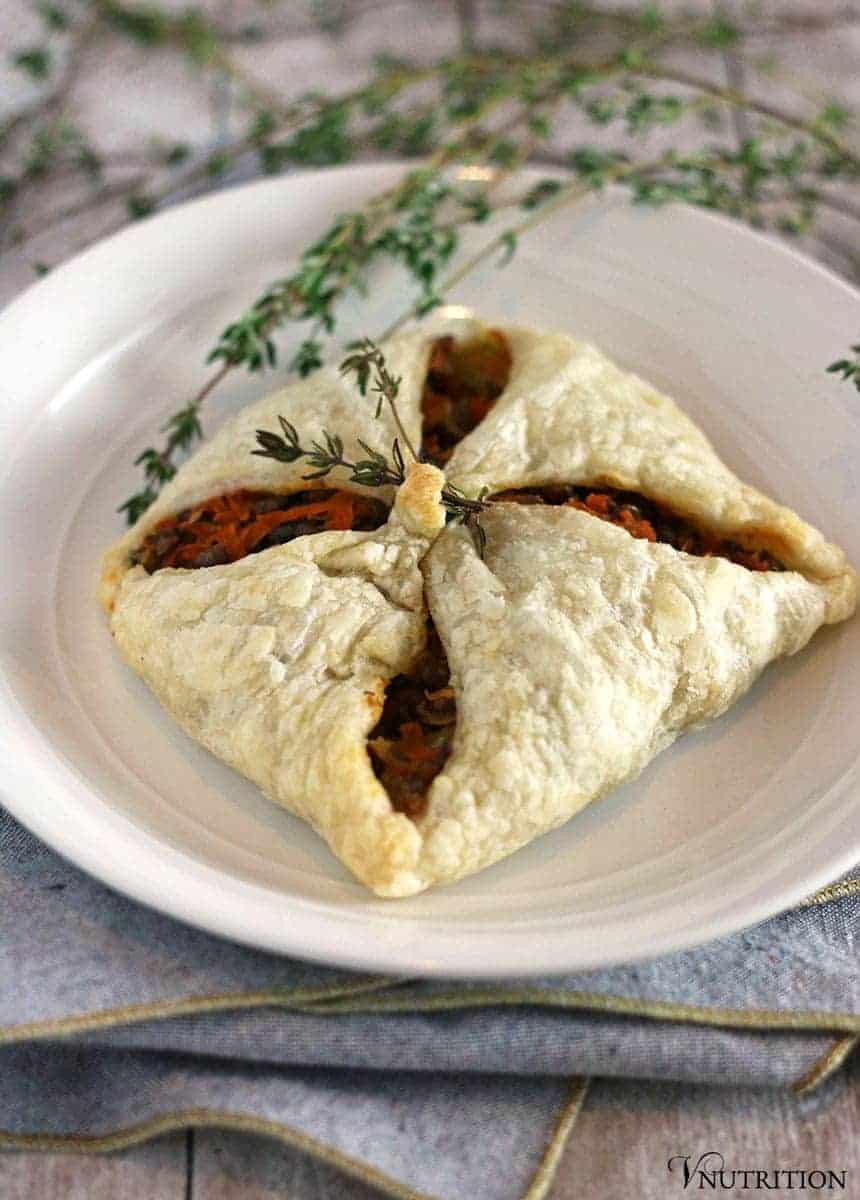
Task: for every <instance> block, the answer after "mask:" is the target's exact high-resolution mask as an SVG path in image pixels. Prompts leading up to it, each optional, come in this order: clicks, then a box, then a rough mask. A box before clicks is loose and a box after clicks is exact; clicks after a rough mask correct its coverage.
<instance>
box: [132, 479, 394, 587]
mask: <svg viewBox="0 0 860 1200" xmlns="http://www.w3.org/2000/svg"><path fill="white" fill-rule="evenodd" d="M387 519H388V505H387V504H384V503H383V502H382V501H381V500H378V499H376V498H375V497H373V496H365V495H363V494H361V493H359V492H352V491H348V490H347V489H345V488H330V487H325V488H323V487H307V488H304V489H303V490H302V491H297V492H290V493H288V494H287V495H279V494H277V493H274V492H253V491H247V490H244V489H243V490H240V491H235V492H228V493H226V494H225V495H222V496H212V497H210V498H209V499H208V500H204V501H202V502H201V503H200V504H196V505H194V507H193V508H188V509H185V510H184V511H183V512H180V513H177V514H176V515H175V516H172V517H166V518H165V519H164V520H163V521H159V522H158V524H157V525H156V526H155V528H154V529H153V530H152V531H151V532H150V533H148V534H147V536H146V537H145V538H144V540H143V543H142V544H141V546H140V547H139V549H138V550H137V552H136V553H135V555H134V562H136V563H140V564H142V566H143V567H145V568H146V570H147V571H149V572H150V574H151V573H152V572H153V571H160V570H161V569H162V568H163V567H185V568H187V569H188V568H190V569H195V568H198V567H213V566H217V565H219V564H221V563H230V562H238V561H239V559H240V558H245V557H246V555H248V554H257V553H259V552H260V551H261V550H267V549H269V548H270V547H271V546H281V545H283V544H284V543H285V542H290V541H292V540H293V539H294V538H297V537H302V536H304V535H305V534H309V533H321V532H323V531H324V530H330V529H355V530H370V529H378V528H379V526H380V525H384V524H385V522H386V521H387Z"/></svg>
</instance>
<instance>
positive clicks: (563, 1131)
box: [522, 1078, 591, 1200]
mask: <svg viewBox="0 0 860 1200" xmlns="http://www.w3.org/2000/svg"><path fill="white" fill-rule="evenodd" d="M590 1083H591V1080H590V1079H582V1078H581V1079H574V1080H573V1081H572V1082H571V1086H570V1090H569V1092H568V1094H567V1099H566V1100H565V1102H564V1103H563V1104H562V1106H561V1108H560V1109H559V1113H558V1117H557V1118H556V1123H555V1128H554V1129H553V1131H552V1133H551V1134H550V1138H549V1141H548V1142H547V1144H546V1148H545V1149H544V1152H543V1156H542V1157H541V1160H540V1162H539V1163H538V1166H537V1170H536V1171H535V1173H534V1175H533V1176H532V1181H531V1183H530V1184H529V1186H528V1189H527V1190H526V1192H525V1193H524V1195H523V1197H522V1200H544V1197H545V1196H546V1194H547V1192H548V1191H549V1189H550V1188H551V1187H552V1185H553V1181H554V1179H555V1173H556V1171H557V1170H558V1164H559V1162H560V1161H561V1156H562V1154H563V1153H564V1148H565V1146H566V1145H567V1142H568V1139H569V1138H570V1135H571V1133H572V1132H573V1127H574V1125H575V1124H576V1122H577V1121H578V1119H579V1114H580V1113H581V1112H582V1109H583V1105H584V1104H585V1098H586V1096H587V1095H588V1086H589V1084H590Z"/></svg>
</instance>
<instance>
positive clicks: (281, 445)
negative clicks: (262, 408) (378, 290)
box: [251, 338, 490, 558]
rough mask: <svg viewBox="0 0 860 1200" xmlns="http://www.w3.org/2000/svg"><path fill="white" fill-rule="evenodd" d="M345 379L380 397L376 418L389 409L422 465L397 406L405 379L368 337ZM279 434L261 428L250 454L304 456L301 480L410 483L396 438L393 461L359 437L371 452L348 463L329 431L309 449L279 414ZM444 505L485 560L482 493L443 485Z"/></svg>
mask: <svg viewBox="0 0 860 1200" xmlns="http://www.w3.org/2000/svg"><path fill="white" fill-rule="evenodd" d="M340 370H341V373H342V374H343V375H350V374H352V375H355V378H356V383H357V384H358V388H359V391H360V392H361V394H362V396H366V395H367V392H368V388H369V389H370V391H371V393H372V394H373V395H374V396H375V397H376V414H375V415H376V418H377V419H379V417H380V416H381V415H382V409H383V406H384V405H386V404H387V405H388V407H389V409H390V411H391V415H392V417H393V419H394V422H395V424H396V426H397V428H398V429H399V430H400V436H401V437H402V438H404V439H405V441H406V445H407V448H408V450H409V453H410V454H411V456H412V460H413V462H418V461H419V458H418V455H417V454H416V453H415V450H414V448H413V446H412V443H411V441H410V440H409V436H408V434H407V433H406V430H405V428H404V425H403V421H402V419H401V417H400V413H399V411H398V408H397V397H398V394H399V391H400V383H401V379H400V378H399V377H397V376H394V375H392V373H391V372H390V371H389V369H388V365H387V363H386V361H385V355H384V354H383V352H382V350H381V349H380V347H379V346H377V345H376V343H375V342H373V341H372V340H371V339H370V338H364V339H362V340H361V341H360V342H356V343H355V344H354V346H353V353H352V354H349V355H347V357H346V358H345V359H344V360H343V362H342V363H341V365H340ZM278 423H279V424H280V427H281V432H280V433H274V432H272V431H271V430H269V429H258V430H257V444H258V449H256V450H252V451H251V453H252V454H256V455H258V456H259V457H260V458H272V459H274V460H275V462H282V463H294V462H298V460H299V459H301V458H306V459H307V461H308V466H310V467H312V468H313V470H311V471H309V472H308V474H306V475H303V476H302V479H307V480H315V479H324V478H325V477H326V476H327V475H329V474H330V473H331V472H332V471H334V470H336V469H338V468H340V469H341V470H344V471H348V472H349V476H348V478H349V481H350V482H351V483H357V484H360V485H361V486H362V487H371V488H376V487H389V486H394V487H399V486H400V484H402V483H403V482H404V481H405V479H406V463H405V460H404V458H403V452H402V450H401V448H400V441H399V439H398V438H395V439H394V441H393V442H392V446H391V460H389V459H388V458H386V456H385V455H384V454H382V453H381V452H380V451H378V450H375V449H374V448H373V447H372V446H369V445H368V444H367V442H364V441H362V439H361V438H356V441H357V442H358V444H359V446H361V448H362V450H364V452H365V453H366V454H367V458H364V459H359V460H357V461H355V462H352V461H350V460H349V459H348V458H346V457H345V456H344V441H343V438H342V437H341V436H340V434H337V433H332V432H330V431H329V430H327V429H324V430H323V431H322V437H321V439H315V440H314V441H312V442H311V444H310V446H303V445H302V443H301V439H300V437H299V433H298V430H297V429H296V427H295V425H293V424H292V423H291V422H290V421H288V420H287V419H286V417H284V416H281V415H279V416H278ZM441 502H442V505H443V507H444V508H445V512H446V514H447V518H448V520H449V521H451V522H452V523H455V524H458V525H464V526H465V527H466V528H467V529H468V530H469V532H470V533H471V535H472V539H473V541H474V543H475V546H476V548H477V550H478V553H479V554H480V555H481V557H482V558H483V556H484V548H485V546H486V543H487V538H486V534H485V532H484V529H483V527H482V525H481V522H480V515H481V513H482V512H483V511H484V509H486V508H487V506H488V504H489V503H490V502H489V501H488V500H486V499H485V493H482V494H481V496H480V497H479V498H478V499H473V498H471V497H469V496H467V495H466V494H465V493H464V492H463V491H461V489H460V488H458V487H456V486H455V485H454V484H451V483H448V482H447V481H446V482H445V483H444V484H443V486H442V492H441Z"/></svg>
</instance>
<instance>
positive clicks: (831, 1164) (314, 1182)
mask: <svg viewBox="0 0 860 1200" xmlns="http://www.w3.org/2000/svg"><path fill="white" fill-rule="evenodd" d="M740 2H741V0H733V3H724V4H722V6H721V5H720V4H719V3H718V2H717V0H697V6H698V7H699V8H705V9H707V8H709V7H712V8H713V9H714V10H719V9H720V7H722V9H723V10H726V9H731V8H732V7H733V6H735V7H736V6H737V4H739V3H740ZM204 7H209V8H210V9H214V10H217V12H218V13H219V15H220V16H221V17H222V18H223V17H224V16H225V15H226V16H230V14H232V15H233V16H234V17H236V19H239V18H240V17H241V15H242V12H244V11H246V10H247V11H249V12H250V11H258V10H259V7H260V5H259V4H258V3H255V2H254V0H211V3H209V4H208V5H204ZM285 7H286V6H285ZM296 7H297V6H295V5H292V6H290V8H289V9H288V11H289V12H290V19H291V20H292V19H293V14H294V11H295V9H296ZM365 7H367V6H365ZM370 7H371V8H372V7H373V6H370ZM379 7H380V20H382V21H384V22H385V23H386V24H387V25H388V26H389V27H390V24H391V23H392V22H397V21H398V20H401V21H403V28H404V29H409V28H411V27H412V25H410V23H409V19H408V13H406V12H404V13H400V14H399V15H398V12H397V10H398V9H401V8H402V9H404V10H406V9H407V8H408V5H407V4H405V3H403V4H400V5H397V4H395V5H393V6H392V5H386V6H379ZM460 7H461V9H462V7H463V5H462V4H461V5H460ZM466 7H471V5H468V4H467V5H466ZM664 7H668V5H665V6H664ZM684 7H687V8H690V7H693V5H692V4H689V3H687V4H686V5H684ZM849 7H850V5H847V4H845V3H842V2H841V0H803V2H802V3H801V2H800V0H797V2H795V0H762V2H761V3H760V4H759V10H760V11H761V13H762V19H763V20H764V19H766V18H767V17H768V15H772V14H773V13H775V12H779V13H782V14H784V13H785V12H786V11H787V10H789V9H790V10H791V11H796V12H799V13H807V14H810V13H814V14H817V15H818V16H820V15H821V13H822V11H824V10H832V11H833V12H834V13H835V12H839V13H844V12H845V11H846V9H848V8H849ZM24 9H25V6H24V5H23V4H22V2H21V0H0V49H2V50H3V52H4V53H3V54H2V56H0V58H3V59H5V58H6V57H7V56H8V52H9V51H11V50H14V49H18V48H20V47H21V46H24V45H27V44H28V43H29V41H30V40H31V38H32V36H33V33H34V31H35V30H36V29H37V27H38V26H37V23H36V19H35V18H32V19H31V18H29V17H28V15H27V14H26V12H25V11H24ZM383 9H384V11H383ZM456 9H457V5H455V4H453V3H452V4H451V5H448V4H445V3H440V4H436V5H435V6H434V8H433V14H434V19H433V22H432V29H431V28H430V27H429V26H428V25H427V23H426V21H425V23H424V25H422V27H421V35H422V40H424V39H425V32H426V35H427V38H430V39H432V41H433V43H434V44H436V43H438V48H439V51H440V52H444V50H445V49H446V48H449V47H451V46H453V45H455V44H456V37H457V12H456ZM426 11H427V9H426V8H425V9H424V12H425V14H426ZM297 19H298V18H297ZM302 28H304V26H303V27H302ZM365 42H366V43H367V45H366V46H365V49H364V51H363V54H364V60H362V58H361V54H359V53H357V52H355V51H354V50H352V51H350V54H349V55H347V56H346V57H345V58H344V59H343V60H342V61H338V60H337V58H336V57H335V56H334V54H333V51H332V50H331V47H330V46H329V45H328V43H325V44H324V43H323V40H322V39H321V38H317V39H316V40H314V38H313V36H312V35H311V36H310V38H309V36H308V35H307V33H304V32H303V33H302V34H301V36H295V35H291V34H290V33H289V31H288V32H287V33H286V34H285V36H284V37H283V38H282V39H281V41H280V42H279V43H277V44H276V45H274V46H267V47H266V49H265V53H264V54H263V53H262V52H261V54H260V55H259V56H258V57H257V59H256V60H255V63H254V65H255V69H259V70H262V71H264V72H265V71H269V72H271V73H272V76H273V77H275V76H279V77H281V78H283V77H284V74H285V73H286V72H289V74H290V76H291V77H294V78H295V83H296V91H297V92H300V91H301V90H303V88H305V87H310V86H312V85H314V84H317V85H318V84H319V83H320V78H319V77H320V75H321V74H322V75H323V76H324V77H325V78H324V79H323V81H322V82H323V84H325V83H331V82H332V80H333V79H334V78H335V77H337V80H338V83H339V86H341V87H348V86H350V85H352V84H354V83H355V82H356V81H357V79H360V78H361V77H362V72H363V71H364V70H366V60H367V55H368V53H369V51H368V49H367V46H370V47H371V48H372V46H373V39H372V37H369V36H368V37H366V38H365ZM760 49H761V53H762V55H764V54H765V53H767V51H768V46H767V45H766V44H762V46H761V48H760ZM778 51H779V56H780V59H781V61H782V62H783V63H787V64H788V66H789V67H790V68H791V69H793V70H795V69H796V72H797V76H798V79H800V80H801V81H802V82H803V83H804V86H808V87H814V88H817V89H818V90H819V91H820V92H821V94H822V95H829V94H830V92H831V91H832V93H833V94H834V95H841V96H843V97H844V96H847V97H849V98H851V97H852V96H853V99H854V101H855V105H857V106H858V107H860V104H858V101H860V71H858V69H857V64H858V62H860V24H858V23H855V24H854V25H853V26H852V25H843V26H842V27H840V31H839V34H838V36H834V35H832V34H830V35H827V36H820V35H816V34H815V33H810V34H809V35H808V36H804V37H802V38H797V37H795V38H793V39H792V40H791V41H790V42H787V43H785V44H783V45H780V46H779V47H778ZM723 66H724V71H725V79H726V80H727V81H728V82H730V83H732V84H733V85H735V86H738V85H743V83H744V70H745V67H744V64H743V62H742V61H741V60H740V58H739V57H738V56H737V55H735V54H733V53H731V52H728V53H727V54H726V55H725V58H724V64H723ZM91 67H92V69H91V70H89V71H88V72H87V73H86V76H85V77H84V78H82V79H81V81H80V88H81V93H82V94H81V98H80V101H81V104H82V106H83V108H84V110H85V113H86V118H87V120H88V122H89V124H90V126H91V127H95V128H98V129H99V130H100V133H102V134H104V131H105V129H106V128H107V133H108V140H109V142H110V143H111V144H112V145H114V146H115V147H118V148H120V149H121V148H122V147H123V146H124V145H128V144H130V143H133V142H134V141H135V139H137V138H139V137H140V136H141V134H142V133H145V132H146V131H147V130H150V129H153V130H155V129H158V128H159V119H161V120H162V121H163V119H164V115H165V114H168V115H169V119H170V122H171V125H172V128H173V130H174V133H176V131H180V133H181V136H182V137H183V138H184V139H186V140H189V141H196V142H199V143H204V142H206V139H207V138H209V139H211V138H212V136H213V133H214V135H215V137H217V136H223V133H224V127H225V122H229V97H227V100H226V101H225V95H224V92H223V89H222V90H219V89H215V91H214V93H209V94H206V95H203V96H201V95H200V94H199V89H198V90H197V91H195V90H194V88H193V87H191V86H190V85H189V80H188V77H187V72H183V71H181V70H178V69H176V68H175V65H174V67H173V68H171V67H170V66H169V65H167V66H164V65H162V66H161V67H158V68H155V67H150V66H145V65H140V64H138V63H132V64H130V63H129V61H128V60H127V59H126V58H124V57H123V54H122V53H119V54H118V55H117V56H116V57H115V58H114V59H110V58H107V59H99V60H98V61H97V62H94V63H93V64H91ZM7 85H8V86H7ZM774 86H775V87H778V86H779V85H778V84H774ZM21 87H22V84H21V80H20V75H19V74H16V73H14V72H12V71H10V70H9V69H8V68H5V69H4V68H3V67H2V66H0V97H3V102H5V100H6V97H10V98H11V99H10V102H14V100H15V99H16V89H18V91H20V89H21ZM108 98H110V103H107V100H108ZM25 99H26V97H25ZM737 134H738V136H739V137H742V136H743V134H744V129H743V122H742V121H740V122H739V123H738V129H737ZM52 199H53V200H55V199H56V197H53V198H52ZM855 203H856V197H855ZM109 220H110V213H106V212H105V211H101V212H100V213H98V214H95V215H93V214H89V215H88V214H83V215H82V216H81V217H78V218H75V219H71V220H66V221H64V222H62V223H61V224H59V225H54V226H51V227H49V228H47V229H46V230H45V232H44V233H43V234H42V235H41V236H40V237H39V238H38V239H37V240H36V241H35V242H34V243H28V244H26V245H24V246H22V247H20V248H18V249H15V250H13V251H12V252H11V253H9V254H7V255H6V256H5V257H4V259H3V261H2V263H0V302H2V301H3V300H6V299H8V298H10V297H11V296H13V295H15V294H16V292H17V291H19V290H20V289H21V288H22V287H24V286H26V285H27V284H28V283H29V282H31V280H32V278H33V264H34V262H36V261H39V260H42V261H47V262H51V263H56V262H59V261H61V260H62V259H63V258H64V257H67V256H68V255H69V254H72V253H74V252H75V251H76V250H77V249H79V248H81V247H82V246H83V245H86V244H87V243H88V242H90V241H91V240H93V239H94V238H96V237H98V236H100V234H101V233H102V232H103V230H104V228H105V227H106V226H105V222H106V221H109ZM114 220H115V214H114ZM803 247H804V248H805V249H806V250H807V252H809V253H812V254H815V255H816V256H817V257H819V258H820V259H822V260H823V261H825V262H827V263H828V264H829V265H830V266H832V267H834V268H835V269H836V270H838V271H840V272H841V273H842V274H844V275H846V276H848V277H849V278H852V279H854V280H855V282H856V281H857V280H858V279H860V247H858V241H857V234H856V226H855V225H852V224H849V223H848V222H847V221H846V220H845V219H843V218H840V216H839V214H838V213H832V214H830V215H829V216H828V217H827V219H826V220H825V222H824V224H823V226H822V228H821V229H820V231H819V232H817V233H816V235H815V236H814V237H807V238H806V239H805V240H804V242H803ZM858 332H860V331H858ZM707 1149H718V1150H720V1151H721V1153H722V1154H723V1155H724V1156H725V1158H726V1160H727V1163H728V1164H729V1165H733V1166H737V1167H745V1168H761V1169H767V1168H769V1169H775V1168H777V1167H779V1168H781V1169H788V1168H795V1169H800V1168H805V1169H807V1170H811V1169H814V1168H816V1169H825V1170H828V1169H829V1170H846V1171H848V1173H849V1186H848V1188H847V1190H846V1191H845V1193H844V1194H845V1195H849V1196H857V1197H860V1062H858V1060H857V1056H856V1055H855V1058H854V1062H853V1064H849V1066H848V1068H847V1069H846V1070H845V1071H844V1072H843V1074H842V1075H841V1077H839V1078H838V1079H836V1080H835V1081H833V1082H831V1083H830V1084H828V1085H826V1087H825V1089H824V1090H823V1091H822V1092H821V1093H818V1094H814V1095H813V1096H811V1097H809V1098H807V1099H806V1100H803V1101H799V1100H797V1099H795V1098H793V1097H791V1096H789V1095H785V1094H777V1093H773V1092H769V1091H739V1090H735V1089H717V1088H702V1089H697V1088H693V1087H690V1086H686V1085H684V1086H681V1085H677V1086H676V1085H655V1084H650V1083H645V1082H643V1083H630V1082H622V1081H611V1080H601V1081H593V1082H592V1085H591V1088H590V1091H589V1094H588V1098H587V1100H586V1103H585V1106H584V1108H583V1110H582V1112H581V1115H580V1117H579V1120H578V1122H577V1124H576V1126H575V1128H574V1130H573V1133H572V1135H571V1138H570V1140H569V1142H568V1144H567V1148H566V1150H565V1152H564V1154H563V1157H562V1160H561V1163H560V1166H559V1169H558V1174H557V1177H556V1181H555V1183H554V1185H553V1188H552V1190H551V1192H550V1196H551V1197H552V1198H553V1200H597V1198H598V1197H599V1198H600V1200H622V1198H623V1200H627V1198H629V1197H641V1198H642V1200H651V1198H652V1197H653V1198H654V1200H663V1198H664V1197H666V1196H668V1195H671V1194H674V1193H675V1192H680V1190H681V1189H680V1185H679V1184H678V1183H677V1182H676V1180H675V1179H672V1178H670V1177H669V1176H668V1174H667V1171H666V1163H667V1160H668V1159H669V1158H670V1157H671V1156H672V1155H673V1154H679V1153H692V1154H698V1153H701V1152H703V1151H704V1150H707ZM720 1194H721V1195H724V1196H730V1195H738V1196H740V1195H746V1194H748V1193H745V1192H742V1191H740V1190H738V1191H734V1192H722V1193H720ZM768 1194H769V1195H773V1196H786V1197H787V1196H801V1195H811V1194H813V1193H812V1192H807V1191H803V1190H791V1191H770V1192H769V1193H768ZM815 1194H818V1193H815ZM346 1195H348V1196H349V1198H350V1200H370V1198H371V1196H373V1195H376V1193H375V1192H372V1191H371V1190H369V1189H366V1188H364V1187H363V1186H359V1185H356V1184H352V1183H350V1184H349V1185H348V1186H347V1185H346V1184H345V1183H344V1181H343V1178H342V1177H340V1176H338V1175H337V1173H336V1172H334V1171H333V1170H332V1169H331V1168H330V1167H327V1166H323V1165H320V1164H318V1163H315V1162H313V1161H311V1160H309V1159H308V1158H306V1157H303V1156H302V1155H300V1154H298V1153H296V1152H295V1151H292V1150H289V1149H287V1148H285V1147H283V1146H281V1145H279V1144H275V1143H272V1142H267V1141H265V1140H263V1139H260V1138H255V1137H250V1136H245V1135H238V1134H234V1133H221V1132H217V1131H197V1132H188V1133H186V1134H180V1135H171V1136H169V1137H164V1138H162V1139H160V1140H158V1141H156V1142H153V1143H151V1144H149V1145H145V1146H141V1147H138V1148H136V1149H134V1150H131V1151H128V1152H125V1153H122V1154H117V1155H112V1156H107V1157H103V1158H78V1157H75V1156H71V1155H56V1154H7V1155H3V1156H0V1200H118V1198H120V1197H121V1198H122V1200H239V1198H240V1197H241V1200H275V1198H276V1197H277V1198H278V1200H287V1198H291V1200H323V1198H324V1197H332V1196H346Z"/></svg>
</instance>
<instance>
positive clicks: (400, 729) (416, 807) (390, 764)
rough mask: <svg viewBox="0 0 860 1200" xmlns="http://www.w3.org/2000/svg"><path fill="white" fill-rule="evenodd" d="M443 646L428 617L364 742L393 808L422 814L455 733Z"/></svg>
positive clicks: (455, 718) (452, 706) (452, 699)
mask: <svg viewBox="0 0 860 1200" xmlns="http://www.w3.org/2000/svg"><path fill="white" fill-rule="evenodd" d="M449 678H450V671H449V669H448V660H447V658H446V657H445V651H444V649H443V648H442V643H441V642H440V640H439V635H438V634H437V632H436V629H435V626H434V625H433V623H432V621H430V622H428V629H427V643H426V645H425V647H424V649H423V651H422V652H421V654H420V655H419V657H418V658H417V659H416V661H415V662H414V663H413V665H412V666H411V667H410V669H409V671H407V672H406V673H404V674H403V675H398V676H396V677H395V678H394V679H392V681H391V683H389V685H388V687H387V689H386V692H385V703H384V705H383V708H382V715H381V717H380V718H379V721H378V722H377V724H376V728H375V729H374V730H373V731H372V732H371V734H370V738H369V741H368V750H369V752H370V760H371V762H372V763H373V769H374V771H375V772H376V775H377V778H378V779H379V781H380V782H381V783H382V785H383V787H384V788H385V790H386V791H387V792H388V796H389V798H390V800H391V804H392V806H393V808H394V809H395V811H397V812H402V813H405V814H406V816H408V817H412V818H413V819H414V818H416V817H419V816H421V814H422V813H423V812H424V808H425V806H426V803H427V791H428V789H429V787H430V784H431V783H432V782H433V780H434V779H435V778H436V776H437V775H438V774H439V772H440V771H441V770H442V768H443V767H444V765H445V763H446V761H447V759H448V756H449V754H450V753H451V743H452V741H453V738H454V727H455V725H456V721H457V704H456V700H455V698H454V689H453V688H452V687H451V686H450V684H449Z"/></svg>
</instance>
